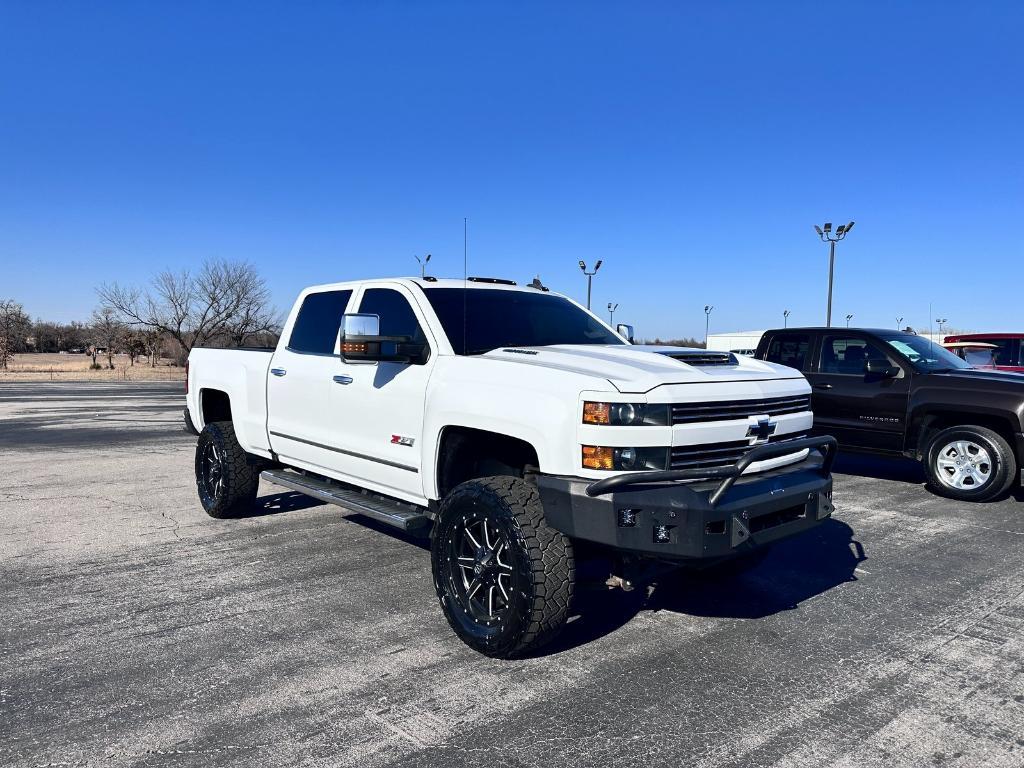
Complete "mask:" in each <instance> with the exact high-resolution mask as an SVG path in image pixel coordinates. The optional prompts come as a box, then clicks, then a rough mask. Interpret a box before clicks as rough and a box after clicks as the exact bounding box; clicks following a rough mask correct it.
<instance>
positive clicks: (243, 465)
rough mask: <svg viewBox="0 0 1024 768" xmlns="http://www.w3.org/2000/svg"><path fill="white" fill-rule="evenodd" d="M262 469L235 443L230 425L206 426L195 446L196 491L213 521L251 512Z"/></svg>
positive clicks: (226, 422)
mask: <svg viewBox="0 0 1024 768" xmlns="http://www.w3.org/2000/svg"><path fill="white" fill-rule="evenodd" d="M259 484H260V466H259V465H258V464H257V463H255V462H254V461H252V459H251V457H250V456H249V454H247V453H246V452H245V451H243V450H242V446H240V445H239V444H238V440H236V439H235V429H234V426H233V425H232V424H231V422H230V421H216V422H214V423H212V424H207V425H206V426H205V427H204V428H203V431H202V432H201V433H200V434H199V441H198V442H197V443H196V488H197V489H198V491H199V501H200V502H201V503H202V505H203V509H205V510H206V514H208V515H209V516H210V517H219V518H224V517H238V516H239V515H242V514H245V513H246V512H248V511H249V510H250V509H252V505H253V502H254V501H255V500H256V489H257V488H258V487H259Z"/></svg>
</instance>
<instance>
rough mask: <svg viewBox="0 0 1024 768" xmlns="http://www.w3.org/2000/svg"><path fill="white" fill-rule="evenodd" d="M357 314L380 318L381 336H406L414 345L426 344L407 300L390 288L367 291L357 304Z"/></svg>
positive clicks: (425, 338) (421, 329) (424, 336)
mask: <svg viewBox="0 0 1024 768" xmlns="http://www.w3.org/2000/svg"><path fill="white" fill-rule="evenodd" d="M359 312H360V313H362V314H365V315H377V316H378V317H380V333H381V336H408V337H409V338H410V339H412V341H413V342H414V343H416V344H426V343H427V337H426V334H424V333H423V328H421V327H420V322H419V320H417V319H416V314H415V313H414V312H413V311H412V307H411V306H409V302H408V300H407V299H406V298H405V296H403V295H402V294H400V293H399V292H398V291H396V290H394V289H392V288H370V289H368V290H367V291H366V292H365V293H363V298H362V300H361V301H360V302H359Z"/></svg>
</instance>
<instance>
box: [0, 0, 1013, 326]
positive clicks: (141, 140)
mask: <svg viewBox="0 0 1024 768" xmlns="http://www.w3.org/2000/svg"><path fill="white" fill-rule="evenodd" d="M825 5H826V4H822V3H817V2H808V3H785V2H773V3H765V2H751V3H741V2H710V1H708V2H704V3H689V4H686V3H678V2H673V3H665V4H659V3H643V4H638V3H620V4H617V5H612V4H603V3H580V4H567V3H561V4H537V5H532V4H521V3H517V4H513V3H504V4H498V3H476V2H465V3H437V2H435V3H412V2H408V3H376V2H375V3H370V2H365V3H364V2H355V3H340V2H337V3H307V2H304V3H291V2H289V3H285V2H281V3H278V4H261V3H253V2H245V3H242V2H239V3H230V2H216V3H182V2H163V3H159V2H144V3H136V2H131V3H101V2H88V3H74V2H72V3H46V2H42V3H40V2H14V0H6V2H4V3H3V4H2V5H0V71H2V72H3V77H2V78H0V296H11V297H14V298H16V299H18V300H20V301H21V302H22V303H23V304H24V305H25V308H26V310H28V311H29V313H30V314H31V315H32V316H33V317H36V316H42V317H44V318H50V319H56V320H71V319H85V318H86V317H87V316H88V315H89V313H90V312H91V310H92V308H93V307H94V306H95V304H96V298H95V294H94V287H95V286H96V285H98V284H100V283H102V282H104V281H107V280H114V279H117V280H120V281H123V282H143V281H145V280H146V279H147V277H148V276H149V275H150V274H151V273H152V272H154V271H156V270H158V269H162V268H164V267H176V268H177V267H182V266H195V265H197V264H199V263H201V262H202V260H203V259H204V258H206V257H227V258H232V259H247V260H250V261H252V262H253V263H255V264H256V265H257V266H258V267H259V269H260V270H261V271H262V272H263V274H264V275H265V276H266V278H267V279H268V281H269V283H270V284H271V286H272V288H273V291H274V295H275V299H276V301H277V302H278V304H279V305H280V306H281V308H282V309H285V308H287V307H288V306H290V304H291V300H292V297H293V295H294V294H295V292H297V291H298V290H299V289H300V288H301V287H302V286H304V285H307V284H310V283H319V282H330V281H334V280H344V279H353V278H360V277H371V276H372V277H376V276H387V275H402V274H412V273H414V272H416V271H417V270H418V267H417V265H416V262H415V261H414V259H413V254H421V255H422V254H424V253H427V252H430V253H432V254H433V257H434V260H433V262H432V267H433V271H434V272H435V273H436V274H439V275H443V276H460V275H461V273H462V219H463V216H467V217H469V230H470V272H471V273H473V274H484V275H500V276H507V277H512V278H515V279H518V280H522V281H526V280H529V279H530V278H532V277H533V276H534V275H535V274H538V273H539V274H540V275H541V278H542V279H543V281H544V282H545V283H546V284H548V285H551V286H552V287H554V288H555V289H557V290H560V291H563V292H567V293H569V294H571V295H573V296H576V297H578V298H582V297H583V296H584V294H585V285H586V283H585V279H584V278H583V277H582V275H581V274H580V272H579V268H578V267H577V261H578V260H579V259H585V260H587V261H588V262H593V261H594V260H595V259H598V258H601V259H604V262H605V263H604V266H603V267H602V269H601V272H600V273H599V274H598V276H597V278H596V280H595V286H594V303H595V306H598V307H603V306H604V305H605V304H607V302H608V301H609V300H614V301H617V302H619V303H620V305H621V306H620V308H619V311H618V314H617V317H616V319H617V320H623V321H631V322H634V323H635V324H636V325H637V327H638V331H639V332H640V333H641V334H642V335H645V336H651V337H653V336H654V335H661V336H663V337H665V336H670V335H684V334H685V335H690V334H692V335H696V336H698V337H699V336H702V335H703V330H704V313H703V307H704V304H706V303H711V304H714V305H715V307H716V309H715V311H714V313H713V315H712V330H713V331H714V330H721V331H725V330H744V329H749V328H761V327H766V326H769V325H775V324H781V320H782V310H783V309H784V308H789V309H791V310H792V312H793V314H792V317H791V318H790V321H791V324H794V323H796V324H811V323H819V322H821V321H822V320H823V316H824V310H825V287H826V280H827V261H828V260H827V248H826V246H824V245H823V244H821V243H820V242H819V241H818V240H817V238H816V235H815V234H814V231H813V229H812V225H813V224H814V223H816V222H817V223H821V222H824V221H826V220H831V221H833V222H836V223H838V222H841V221H845V220H847V219H851V218H852V219H856V221H857V226H856V228H855V229H854V231H853V232H852V233H851V235H850V238H849V239H848V240H846V241H844V242H843V243H842V244H841V245H840V246H839V257H838V260H837V261H838V265H837V284H836V297H835V310H834V311H835V314H836V315H837V316H839V317H842V316H844V315H845V314H846V313H847V312H853V313H854V314H855V321H854V322H855V323H862V324H865V325H885V326H890V325H893V324H894V323H895V317H896V316H897V315H903V316H904V317H905V318H906V320H905V321H904V322H905V323H913V324H914V325H917V326H923V325H927V322H928V303H929V301H931V302H933V303H934V306H935V313H934V314H935V315H936V316H939V317H941V316H945V317H948V318H949V319H950V323H951V324H952V325H954V326H956V327H959V328H968V329H976V330H981V329H996V328H999V329H1013V330H1024V317H1022V310H1021V302H1020V296H1021V289H1022V284H1024V280H1022V277H1024V259H1022V248H1021V245H1020V243H1021V241H1022V235H1024V233H1022V232H1021V225H1022V224H1024V215H1022V214H1024V161H1022V149H1024V147H1022V142H1024V85H1022V83H1024V46H1022V45H1021V42H1020V36H1021V33H1022V31H1024V10H1022V6H1021V4H1020V3H1013V2H1006V3H995V2H982V3H979V2H966V1H965V2H962V3H956V4H954V3H944V2H920V3H911V2H902V3H883V2H878V3H841V4H827V5H829V7H830V8H831V10H825ZM556 6H557V7H556Z"/></svg>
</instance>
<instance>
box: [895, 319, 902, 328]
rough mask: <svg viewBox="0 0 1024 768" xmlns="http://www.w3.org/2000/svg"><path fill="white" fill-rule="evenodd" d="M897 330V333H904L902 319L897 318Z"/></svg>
mask: <svg viewBox="0 0 1024 768" xmlns="http://www.w3.org/2000/svg"><path fill="white" fill-rule="evenodd" d="M896 330H897V331H902V330H903V318H902V317H897V318H896Z"/></svg>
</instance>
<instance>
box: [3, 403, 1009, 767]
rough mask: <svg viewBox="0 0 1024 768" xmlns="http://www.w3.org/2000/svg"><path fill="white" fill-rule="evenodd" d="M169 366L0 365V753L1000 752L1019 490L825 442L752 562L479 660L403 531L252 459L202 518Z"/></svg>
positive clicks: (590, 600)
mask: <svg viewBox="0 0 1024 768" xmlns="http://www.w3.org/2000/svg"><path fill="white" fill-rule="evenodd" d="M180 387H181V385H180V384H171V385H168V384H131V383H122V384H63V383H60V384H47V383H40V384H27V385H19V384H4V385H0V458H2V460H3V462H2V466H3V474H2V476H0V534H2V535H0V606H2V613H0V619H2V620H0V765H4V766H12V767H13V766H16V767H18V768H21V767H22V766H25V767H27V766H38V765H62V766H100V765H103V766H267V765H274V766H289V765H302V766H359V767H360V768H374V767H376V766H424V765H444V766H446V768H456V767H457V766H472V765H484V764H487V765H494V764H500V765H502V766H507V767H508V768H518V767H520V766H522V767H525V766H534V765H539V764H550V765H559V766H597V765H606V766H619V765H621V766H635V765H655V766H662V765H663V766H679V765H687V766H765V767H768V766H778V767H783V766H819V765H827V766H844V767H845V766H850V767H852V766H922V765H934V766H979V765H991V766H1021V765H1024V632H1022V630H1024V500H1021V499H1024V496H1021V495H1020V493H1019V492H1018V494H1017V495H1018V498H1010V499H1007V500H1004V501H1001V502H998V503H995V504H988V505H970V504H961V503H957V502H952V501H948V500H944V499H941V498H938V497H936V496H934V495H932V494H931V493H929V492H928V491H927V490H926V489H925V488H924V487H923V485H922V482H921V477H920V472H919V471H918V469H917V467H916V466H915V465H913V464H911V463H909V462H885V461H878V460H874V459H867V458H857V457H848V456H844V457H841V458H840V461H839V463H838V464H837V474H836V486H835V502H836V507H837V511H836V514H835V518H834V519H833V520H832V521H829V522H828V523H826V524H825V525H823V526H821V527H820V528H818V529H816V530H814V531H811V532H809V533H808V534H806V535H804V536H801V537H799V538H797V539H793V540H790V541H787V542H784V543H782V544H780V545H778V546H777V547H776V548H775V549H774V550H773V551H772V553H771V554H770V555H769V557H768V558H767V559H766V561H765V562H764V563H762V564H761V565H759V566H758V567H757V568H755V569H754V570H751V571H749V572H747V573H745V574H743V575H740V576H735V577H731V578H727V579H720V580H714V579H710V578H708V577H695V576H686V575H681V576H676V577H673V578H670V579H666V580H664V582H663V583H661V584H659V585H658V586H657V588H656V589H655V590H654V592H653V594H651V595H650V596H649V597H648V596H646V595H644V594H638V593H622V592H609V593H602V592H596V591H595V592H588V593H586V594H585V595H584V596H583V597H582V598H581V600H580V601H579V614H578V616H577V617H576V618H575V619H574V621H573V622H572V623H571V624H570V626H569V627H568V629H567V631H566V632H565V634H564V635H563V637H562V638H561V639H560V640H559V642H558V643H557V644H556V645H555V646H554V647H551V648H549V649H546V651H544V652H542V653H541V654H539V655H537V656H536V657H533V658H529V659H525V660H522V661H514V662H504V661H495V660H491V659H487V658H484V657H482V656H479V655H477V654H475V653H473V652H472V651H470V650H469V649H468V648H466V647H465V646H463V645H462V644H461V643H460V642H458V641H457V640H456V639H455V637H454V636H453V635H452V634H451V632H450V630H449V629H448V626H447V624H446V623H445V621H444V618H443V617H442V615H441V612H440V609H439V608H438V606H437V603H436V599H435V597H434V594H433V588H432V584H431V578H430V563H429V553H428V551H427V550H426V549H425V545H424V542H423V541H421V540H418V539H413V538H409V537H406V536H403V535H399V534H397V533H392V532H390V531H388V530H386V529H383V528H381V527H379V526H377V525H376V524H373V523H371V522H369V521H366V520H363V519H360V518H358V517H356V516H346V515H345V514H344V513H342V512H341V511H340V510H338V509H337V508H334V507H329V506H325V505H322V504H320V503H318V502H316V501H314V500H312V499H309V498H307V497H304V496H301V495H300V494H296V493H291V492H288V491H284V490H282V489H279V488H275V487H271V486H266V485H264V486H263V487H262V488H261V491H260V498H259V506H258V509H257V510H256V511H255V512H254V514H253V515H252V516H251V517H247V518H245V519H242V520H224V521H222V520H213V519H211V518H209V517H207V516H206V515H205V514H204V513H203V511H202V509H201V508H200V506H199V503H198V501H197V499H196V493H195V487H194V480H193V469H192V462H193V457H192V449H193V446H194V438H192V437H191V436H189V435H187V434H185V433H184V432H183V431H182V430H181V408H182V405H183V398H182V393H181V391H180Z"/></svg>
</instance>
